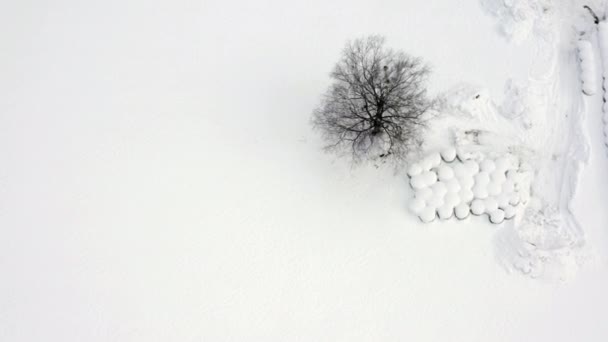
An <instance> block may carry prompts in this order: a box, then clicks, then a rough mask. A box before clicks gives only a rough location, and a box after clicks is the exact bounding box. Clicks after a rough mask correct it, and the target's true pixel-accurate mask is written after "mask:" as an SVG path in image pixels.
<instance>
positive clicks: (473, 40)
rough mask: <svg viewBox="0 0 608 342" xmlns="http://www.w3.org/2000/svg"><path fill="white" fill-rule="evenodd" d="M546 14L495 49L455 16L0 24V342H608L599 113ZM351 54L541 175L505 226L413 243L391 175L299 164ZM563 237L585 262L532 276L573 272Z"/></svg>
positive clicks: (115, 14)
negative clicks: (532, 199)
mask: <svg viewBox="0 0 608 342" xmlns="http://www.w3.org/2000/svg"><path fill="white" fill-rule="evenodd" d="M496 3H497V4H498V3H499V2H498V1H497V2H496ZM531 3H533V2H531ZM555 4H556V5H555V6H554V7H553V9H556V10H555V11H553V12H552V13H553V14H554V15H555V17H556V18H555V19H558V20H557V21H556V22H558V23H560V27H562V28H563V30H559V31H558V30H557V29H552V30H549V32H553V34H555V36H554V37H553V40H550V41H549V40H545V38H542V39H541V38H539V37H540V36H537V35H536V34H534V33H532V34H529V36H530V37H528V38H529V40H528V41H527V42H526V43H524V44H521V45H512V44H509V43H508V42H507V41H506V40H504V39H502V38H501V37H500V36H498V35H497V34H496V32H495V31H494V30H492V27H494V25H495V23H496V21H495V18H494V17H490V16H486V14H485V13H486V12H484V11H483V10H482V8H481V6H480V5H479V1H477V0H463V1H453V0H436V1H432V2H431V1H423V0H413V1H381V2H375V3H370V2H369V1H361V0H350V1H345V0H336V1H331V2H328V1H320V0H311V1H306V2H286V1H278V0H267V1H243V0H237V1H234V2H228V1H219V0H209V1H203V2H200V1H190V0H176V1H163V2H161V1H157V0H148V1H142V0H129V1H117V0H108V1H103V2H89V1H75V0H58V1H49V2H42V1H5V2H3V4H2V6H0V7H1V10H0V28H1V30H0V37H1V39H0V41H2V52H1V53H0V74H1V75H2V77H0V274H1V275H2V276H1V279H0V341H11V342H25V341H28V342H30V341H61V342H66V341H67V342H69V341H88V342H97V341H99V342H106V341H332V342H334V341H349V342H352V341H467V342H469V341H496V342H500V341H547V342H560V341H586V342H595V341H598V342H603V341H606V340H607V339H608V326H607V325H606V324H605V317H606V316H607V315H608V291H606V289H607V288H608V266H607V265H608V230H607V229H606V226H607V224H606V223H607V222H608V212H607V211H606V210H605V206H606V203H608V191H603V189H604V187H606V184H607V183H606V175H608V161H607V158H606V156H605V151H604V149H603V148H601V146H602V143H603V136H602V132H601V131H600V130H598V129H597V127H600V126H601V124H602V123H601V116H600V114H599V113H600V112H601V99H599V96H595V97H586V98H584V99H582V95H581V91H580V81H579V79H578V74H577V72H578V71H577V68H578V66H577V58H578V57H577V54H576V52H575V51H576V48H575V42H576V40H577V39H578V38H577V37H575V36H574V34H573V30H572V25H571V24H570V23H571V21H572V20H571V17H570V14H569V13H572V14H574V13H576V15H579V14H581V13H580V12H579V10H578V7H579V4H577V3H574V4H573V1H572V2H568V1H564V2H558V3H555ZM535 13H536V12H535ZM534 20H537V19H534ZM526 25H527V24H526ZM526 27H527V26H526ZM370 33H378V34H383V35H386V36H387V38H388V43H389V45H390V46H391V47H394V48H397V49H404V50H406V51H408V52H410V53H412V54H415V55H418V56H422V57H424V58H425V60H427V61H428V62H429V63H430V64H431V65H432V67H433V70H434V72H433V75H432V78H431V83H430V92H431V93H432V94H436V93H439V92H444V91H446V90H448V88H450V89H451V87H452V86H454V88H453V89H455V90H454V91H451V93H453V94H455V95H456V96H457V97H458V96H460V98H461V99H462V100H467V101H454V103H458V104H460V105H461V106H460V107H458V108H460V109H458V108H457V107H454V109H458V110H455V111H454V113H456V114H458V113H467V112H468V111H469V110H474V111H476V113H478V114H479V115H486V117H487V118H488V119H489V121H488V122H490V123H491V126H492V127H489V126H483V127H481V128H486V129H487V128H492V129H494V128H500V127H503V129H502V130H494V131H499V132H501V133H502V134H493V135H491V136H484V134H481V136H479V137H478V138H480V139H481V141H483V142H485V144H484V146H486V147H487V146H488V145H492V146H494V147H496V148H494V147H493V148H492V149H497V148H499V147H501V146H507V145H519V146H526V147H527V149H522V151H518V152H517V153H518V155H522V156H525V155H526V154H525V153H524V152H529V153H530V155H532V156H534V157H538V155H537V154H534V151H537V150H540V149H542V150H543V151H545V152H547V153H546V154H545V155H543V156H542V158H538V160H537V161H534V159H533V158H532V161H530V162H531V163H532V162H534V163H533V164H532V165H531V166H530V170H538V171H533V172H535V173H536V174H535V177H534V180H536V181H538V180H542V182H543V183H542V184H539V183H537V185H536V186H535V187H534V188H535V189H536V190H537V194H538V195H539V196H540V197H541V198H542V199H543V200H541V201H539V203H540V204H539V205H538V206H537V207H536V208H537V209H536V210H531V211H530V214H529V215H528V216H527V217H528V219H527V221H529V222H530V224H529V225H527V227H528V228H526V229H523V228H522V229H519V230H516V228H515V221H516V220H517V219H513V220H511V221H508V222H507V223H504V224H503V226H492V225H490V224H488V219H487V217H470V218H468V219H466V220H463V221H458V220H455V219H454V220H449V221H444V222H440V221H439V220H436V219H435V216H434V215H435V212H434V211H432V212H431V213H432V216H433V217H432V219H435V222H434V223H432V224H423V223H421V222H420V220H419V219H418V218H416V217H415V216H414V215H411V214H410V213H409V211H408V209H407V207H408V204H409V203H408V201H409V199H410V198H411V197H412V196H413V191H411V190H410V189H409V187H408V186H407V183H406V182H407V176H406V175H405V170H404V171H403V172H398V173H395V172H394V170H393V169H391V168H389V167H385V166H382V165H379V166H378V167H377V168H376V167H375V166H374V165H368V166H362V167H359V168H356V169H353V168H351V167H350V165H347V164H345V163H344V162H343V161H342V160H336V159H334V158H333V157H332V156H329V155H325V154H322V153H320V146H321V142H320V140H319V138H318V136H317V135H316V134H315V133H314V132H312V131H311V130H310V126H309V118H310V113H311V110H312V108H314V107H315V105H316V104H317V103H318V102H317V101H318V100H319V95H320V94H321V93H322V92H323V91H324V90H325V89H326V87H327V86H328V82H329V81H328V78H327V73H328V72H329V71H330V70H331V67H332V66H333V63H334V62H335V61H336V60H337V59H338V57H339V53H340V49H341V48H342V46H343V44H344V42H345V41H346V40H347V39H350V38H354V37H357V36H360V35H364V34H370ZM588 38H589V40H590V41H591V42H592V43H593V45H594V49H596V51H597V49H598V47H597V37H596V35H595V34H590V37H588ZM554 45H558V46H559V49H558V48H556V49H548V47H554ZM547 61H548V62H547ZM598 70H599V67H598ZM530 75H531V76H530ZM529 76H530V77H529ZM508 80H510V81H508ZM459 84H461V85H459ZM468 84H476V85H478V86H469V85H468ZM477 94H479V95H480V98H481V101H473V100H472V99H471V97H470V95H477ZM449 99H450V100H454V97H449ZM510 108H516V109H518V111H510V110H508V109H510ZM495 112H496V113H503V114H505V115H504V117H505V118H506V119H505V120H502V119H501V118H500V116H497V115H495ZM581 112H583V113H586V114H588V115H587V121H582V120H581V116H580V114H581ZM476 117H479V116H472V115H469V116H468V119H466V120H465V121H464V123H466V124H469V123H475V122H476V119H475V118H476ZM513 117H515V122H518V123H519V124H518V125H519V126H517V125H515V126H514V127H511V126H513V125H512V124H511V123H512V122H513ZM558 118H559V119H561V120H557V119H558ZM459 120H460V119H459ZM463 120H464V119H463ZM565 121H566V122H565ZM505 123H506V124H505ZM566 128H567V129H566ZM579 128H584V131H585V132H588V135H585V134H580V133H581V132H580V131H577V129H579ZM530 131H533V132H530ZM521 132H528V133H525V134H520V133H521ZM460 133H462V132H460ZM513 135H515V136H517V137H520V138H518V139H517V140H516V141H513V140H512V139H511V137H512V136H513ZM459 137H460V139H461V141H462V142H463V143H465V142H466V141H467V136H466V135H462V134H461V135H460V136H459ZM431 138H432V136H431ZM587 139H588V140H589V142H590V146H591V147H592V148H591V150H586V148H585V147H584V145H580V144H578V145H577V144H573V142H575V141H585V142H586V140H587ZM437 140H440V139H439V138H438V139H437ZM505 140H506V141H511V142H510V143H509V144H505V143H504V141H505ZM520 140H521V142H520ZM469 145H470V147H473V146H475V145H471V144H469ZM567 147H570V148H569V149H567ZM596 147H597V148H596ZM565 149H566V150H567V151H565ZM477 152H478V151H475V148H471V149H470V150H468V151H465V150H461V151H460V150H459V151H457V154H458V155H461V154H462V155H465V154H475V153H477ZM520 152H521V153H520ZM586 153H589V156H590V158H589V161H588V165H587V166H586V168H584V169H582V168H581V167H580V165H581V164H580V162H582V161H584V160H586V158H585V155H586ZM467 167H471V168H475V167H476V164H475V163H472V164H468V165H467ZM477 171H478V170H476V171H475V172H477ZM458 172H462V170H460V171H458V170H454V173H455V175H456V174H458ZM579 174H580V178H577V177H575V176H576V175H579ZM574 179H580V180H578V181H573V180H574ZM507 180H509V176H508V174H507ZM446 188H448V186H447V185H446ZM575 189H578V191H577V194H576V197H574V190H575ZM460 191H461V192H462V191H463V190H462V189H461V190H460ZM572 198H574V201H571V199H572ZM513 200H514V201H516V200H519V199H513ZM547 203H550V204H551V205H549V206H548V205H546V204H547ZM550 208H555V209H557V211H552V210H551V209H550ZM465 209H467V208H466V207H464V206H462V207H461V208H460V209H459V210H458V211H459V212H461V213H462V211H464V210H465ZM541 210H542V211H543V212H545V213H544V214H543V215H537V214H538V213H539V212H541ZM566 210H568V211H569V210H572V212H573V213H574V214H575V216H571V215H569V214H568V211H566ZM429 212H430V211H429ZM505 214H506V213H505ZM573 217H576V218H577V221H576V222H571V223H570V224H571V225H573V226H567V227H568V228H564V229H562V228H560V227H564V225H562V224H557V225H556V224H555V223H556V222H561V221H568V222H570V221H572V220H573ZM547 218H550V219H547ZM554 218H558V219H559V218H561V221H560V220H557V221H556V220H555V219H554ZM509 222H513V226H512V227H510V226H509V224H511V223H509ZM535 222H536V223H541V224H542V225H544V226H546V227H549V228H551V229H554V232H555V234H554V235H547V234H542V233H543V230H538V229H534V227H538V225H535V224H534V223H535ZM572 227H580V231H584V237H585V238H584V242H585V246H589V247H591V248H592V252H593V258H590V259H589V261H587V262H586V263H585V264H584V265H585V266H584V267H583V268H580V269H579V272H577V274H576V276H575V277H571V278H568V279H567V281H565V282H564V281H559V280H555V279H552V278H549V279H547V278H546V277H543V275H547V274H552V272H548V268H547V267H548V266H551V267H553V266H555V269H556V270H559V269H563V268H564V267H563V265H561V266H560V263H559V262H557V261H561V262H562V264H565V265H566V266H567V265H569V264H568V263H569V262H572V266H573V268H578V266H577V264H576V262H575V261H576V258H574V259H573V258H569V257H568V254H567V253H571V254H575V253H574V252H573V251H574V250H575V249H568V248H561V247H560V246H561V245H563V241H564V239H562V238H561V237H562V236H563V235H566V236H570V237H573V238H574V242H575V243H576V241H580V239H579V238H578V236H579V235H577V234H578V233H577V234H570V233H569V232H571V231H572V232H575V233H576V232H579V230H577V229H576V228H573V229H571V228H572ZM502 233H505V234H502ZM539 233H540V234H539ZM531 244H536V245H537V246H541V247H543V248H542V249H533V248H531V247H530V246H531ZM513 247H515V248H513ZM545 247H549V248H545ZM551 247H555V248H553V249H552V248H551ZM545 260H549V261H556V262H553V263H546V262H544V261H545ZM573 260H574V261H573ZM514 264H517V266H518V267H519V269H521V270H524V271H528V274H534V275H538V276H537V277H536V278H532V277H524V276H521V272H509V271H510V270H515V269H516V268H514V267H513V265H514ZM501 265H504V267H500V266H501ZM538 265H544V266H543V267H540V266H538ZM555 274H560V275H561V274H563V272H561V271H560V272H558V271H556V272H555ZM560 278H561V277H560Z"/></svg>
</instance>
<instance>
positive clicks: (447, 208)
mask: <svg viewBox="0 0 608 342" xmlns="http://www.w3.org/2000/svg"><path fill="white" fill-rule="evenodd" d="M408 176H409V177H410V185H411V186H412V188H413V189H414V191H415V197H414V199H413V200H412V202H411V203H410V210H411V211H412V213H414V214H415V215H417V216H418V217H419V218H420V220H421V221H423V222H425V223H428V222H432V221H434V220H435V219H436V218H437V217H439V218H440V219H442V220H447V219H450V218H451V217H454V216H455V217H456V218H457V219H459V220H463V219H466V218H467V217H468V216H469V215H470V214H473V215H484V214H487V215H488V218H489V219H490V222H492V223H495V224H499V223H502V222H503V221H504V220H505V219H507V220H508V219H512V218H513V217H514V216H515V214H516V211H517V208H518V206H519V205H520V203H522V202H523V201H526V200H527V198H522V196H521V195H520V191H519V190H520V186H521V184H522V183H521V182H520V179H521V174H520V173H519V172H518V161H517V159H516V158H515V157H514V156H512V155H510V154H506V155H504V156H502V157H500V158H496V159H492V158H484V159H482V160H474V159H468V156H467V155H466V154H464V153H456V150H455V149H454V148H448V149H445V150H443V151H442V152H441V153H437V152H436V153H431V154H429V155H428V156H426V157H425V158H423V159H422V160H420V161H419V162H418V163H414V164H412V165H411V166H410V168H409V170H408Z"/></svg>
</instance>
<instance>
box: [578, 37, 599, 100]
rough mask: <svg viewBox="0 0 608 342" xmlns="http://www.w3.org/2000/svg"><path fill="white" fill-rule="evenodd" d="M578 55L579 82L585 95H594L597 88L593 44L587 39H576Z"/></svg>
mask: <svg viewBox="0 0 608 342" xmlns="http://www.w3.org/2000/svg"><path fill="white" fill-rule="evenodd" d="M578 56H579V60H580V65H581V82H582V89H583V93H584V94H585V95H594V94H595V92H596V90H597V70H595V57H594V55H593V46H592V45H591V43H590V42H589V41H588V40H579V41H578Z"/></svg>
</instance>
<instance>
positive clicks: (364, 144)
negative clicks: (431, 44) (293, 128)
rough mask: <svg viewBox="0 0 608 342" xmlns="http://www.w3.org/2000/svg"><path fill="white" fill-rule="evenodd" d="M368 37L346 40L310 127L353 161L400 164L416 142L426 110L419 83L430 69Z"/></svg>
mask: <svg viewBox="0 0 608 342" xmlns="http://www.w3.org/2000/svg"><path fill="white" fill-rule="evenodd" d="M384 41H385V40H384V38H383V37H380V36H371V37H367V38H363V39H358V40H355V41H352V42H349V43H348V44H347V45H346V47H345V48H344V51H343V55H342V59H341V60H340V61H339V62H338V63H337V64H336V66H335V67H334V70H333V71H332V73H331V78H332V79H333V81H334V82H333V84H332V85H331V86H330V87H329V89H328V90H327V92H326V93H325V95H324V96H323V99H322V101H321V104H320V106H319V107H318V108H317V109H316V110H315V111H314V113H313V119H312V123H313V126H314V127H315V128H317V129H318V130H320V131H321V133H322V135H323V137H324V139H325V140H326V142H327V146H326V149H328V150H330V151H334V152H337V153H341V154H343V153H345V152H346V153H348V154H350V155H351V156H352V159H353V161H355V162H358V161H361V160H367V159H375V158H377V157H380V158H389V159H392V160H393V161H396V162H399V161H402V160H403V159H404V157H405V156H406V154H407V153H408V152H409V151H410V150H411V148H412V147H413V146H414V145H416V144H417V143H419V139H420V137H421V130H422V129H423V127H424V118H423V115H424V114H425V113H426V112H427V110H428V109H429V108H430V106H431V101H429V100H428V99H427V96H426V89H425V87H424V82H425V81H426V78H427V75H428V73H429V69H428V68H427V67H426V66H425V65H424V64H423V63H422V61H421V60H420V59H419V58H414V57H411V56H409V55H407V54H405V53H403V52H396V51H393V50H391V49H386V48H385V47H384Z"/></svg>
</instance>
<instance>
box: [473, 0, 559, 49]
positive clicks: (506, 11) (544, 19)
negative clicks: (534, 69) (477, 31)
mask: <svg viewBox="0 0 608 342" xmlns="http://www.w3.org/2000/svg"><path fill="white" fill-rule="evenodd" d="M481 3H482V6H483V8H484V9H485V10H486V11H487V12H488V13H490V14H491V15H494V16H495V17H496V18H497V19H498V27H499V29H500V31H501V32H502V33H503V34H504V35H505V36H506V37H507V39H509V40H512V41H514V42H522V41H524V40H526V39H527V38H528V37H529V36H530V35H531V34H532V33H533V32H538V33H541V34H544V33H546V32H547V31H549V28H550V27H551V26H550V25H551V24H552V20H551V15H552V14H553V11H554V5H553V1H551V0H482V1H481Z"/></svg>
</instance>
